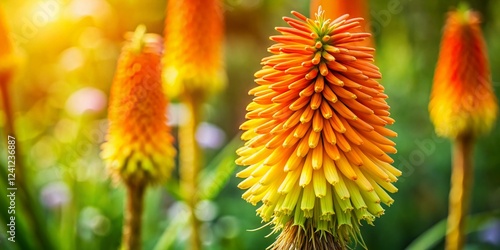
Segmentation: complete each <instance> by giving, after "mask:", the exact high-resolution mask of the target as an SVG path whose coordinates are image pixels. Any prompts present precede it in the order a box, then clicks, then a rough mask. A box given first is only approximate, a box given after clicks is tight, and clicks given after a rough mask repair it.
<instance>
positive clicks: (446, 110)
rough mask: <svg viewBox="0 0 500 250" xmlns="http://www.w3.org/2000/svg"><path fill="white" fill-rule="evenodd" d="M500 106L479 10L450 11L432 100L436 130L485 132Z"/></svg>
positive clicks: (453, 135) (449, 133) (456, 133)
mask: <svg viewBox="0 0 500 250" xmlns="http://www.w3.org/2000/svg"><path fill="white" fill-rule="evenodd" d="M497 110H498V107H497V100H496V97H495V94H494V93H493V88H492V86H491V75H490V69H489V63H488V58H487V56H486V45H485V42H484V39H483V35H482V32H481V27H480V17H479V14H478V13H477V12H474V11H470V10H467V9H463V10H457V11H451V12H449V13H448V19H447V21H446V25H445V28H444V33H443V38H442V41H441V50H440V53H439V60H438V62H437V66H436V72H435V74H434V85H433V88H432V93H431V100H430V103H429V111H430V117H431V120H432V122H433V123H434V126H435V128H436V133H437V134H438V135H441V136H444V137H449V138H452V139H453V138H456V137H458V136H460V135H463V134H472V135H478V134H483V133H486V132H488V131H489V130H491V128H492V126H493V123H494V121H495V119H496V114H497Z"/></svg>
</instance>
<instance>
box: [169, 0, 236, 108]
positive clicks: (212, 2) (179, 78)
mask: <svg viewBox="0 0 500 250" xmlns="http://www.w3.org/2000/svg"><path fill="white" fill-rule="evenodd" d="M223 32H224V18H223V13H222V3H221V2H220V1H219V0H184V1H168V3H167V10H166V19H165V55H164V59H163V63H164V72H163V80H164V83H165V84H166V85H167V86H168V87H167V88H168V89H169V91H168V94H169V96H170V97H172V98H179V97H182V96H184V95H189V96H195V97H198V98H201V99H203V98H206V97H207V96H210V95H211V94H214V93H216V92H217V91H219V90H221V89H222V88H223V87H224V85H225V79H226V78H225V73H224V69H223V61H222V53H221V52H222V42H223V39H224V36H223Z"/></svg>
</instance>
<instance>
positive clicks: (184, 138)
mask: <svg viewBox="0 0 500 250" xmlns="http://www.w3.org/2000/svg"><path fill="white" fill-rule="evenodd" d="M198 100H199V99H197V98H194V97H192V96H191V97H187V98H186V99H185V100H184V102H183V103H184V105H186V107H187V109H188V112H187V120H186V123H185V124H183V125H182V126H180V127H179V148H180V152H179V158H180V178H181V183H180V184H181V190H182V192H183V197H184V200H185V201H186V202H187V204H188V206H189V209H190V224H191V232H192V233H191V247H190V249H192V250H200V249H201V240H200V221H199V220H198V219H197V218H196V215H195V209H196V204H198V200H199V195H198V175H199V172H200V162H201V161H200V157H201V155H200V149H199V147H198V144H197V143H196V137H195V135H196V128H197V126H198V123H199V119H200V108H201V102H199V101H198Z"/></svg>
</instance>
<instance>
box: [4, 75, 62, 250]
mask: <svg viewBox="0 0 500 250" xmlns="http://www.w3.org/2000/svg"><path fill="white" fill-rule="evenodd" d="M10 80H11V72H1V73H0V96H1V99H2V107H3V111H4V114H5V119H6V121H5V128H4V129H5V135H6V136H12V137H14V138H16V144H15V145H16V149H15V152H14V156H15V162H16V165H15V167H16V168H15V169H16V170H15V171H16V172H15V174H16V186H17V187H18V189H19V199H20V206H21V207H22V208H23V210H24V212H25V213H24V214H25V215H26V220H27V221H28V222H29V224H30V225H32V228H33V231H34V234H35V237H36V239H37V241H38V244H39V245H40V246H43V248H45V249H54V248H53V245H52V243H51V241H50V238H49V235H48V234H47V233H46V231H47V230H45V228H46V227H45V226H44V223H43V221H42V219H41V217H40V216H37V211H35V210H36V207H37V206H36V205H37V204H35V203H34V202H33V201H34V199H33V197H32V196H31V194H30V192H29V190H28V186H27V184H26V183H27V181H26V175H25V170H26V168H25V167H24V164H23V160H22V158H21V155H22V154H21V147H20V146H19V143H18V138H17V136H16V132H15V126H14V114H13V111H12V110H13V108H12V102H11V98H10V93H9V87H8V86H9V82H10Z"/></svg>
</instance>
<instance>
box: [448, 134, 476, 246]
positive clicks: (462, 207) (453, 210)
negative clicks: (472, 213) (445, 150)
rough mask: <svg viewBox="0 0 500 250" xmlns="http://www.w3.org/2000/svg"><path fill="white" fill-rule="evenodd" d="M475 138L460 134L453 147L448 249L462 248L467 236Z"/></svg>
mask: <svg viewBox="0 0 500 250" xmlns="http://www.w3.org/2000/svg"><path fill="white" fill-rule="evenodd" d="M473 147H474V138H473V137H472V136H471V135H463V136H459V137H458V138H457V139H456V141H455V144H454V147H453V168H452V173H451V189H450V197H449V199H450V200H449V212H448V222H447V234H446V249H447V250H457V249H462V248H463V245H464V242H465V237H464V235H465V234H464V230H465V221H466V217H467V214H468V212H469V201H470V196H471V187H472V182H473V180H474V169H473V165H472V158H473Z"/></svg>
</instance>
